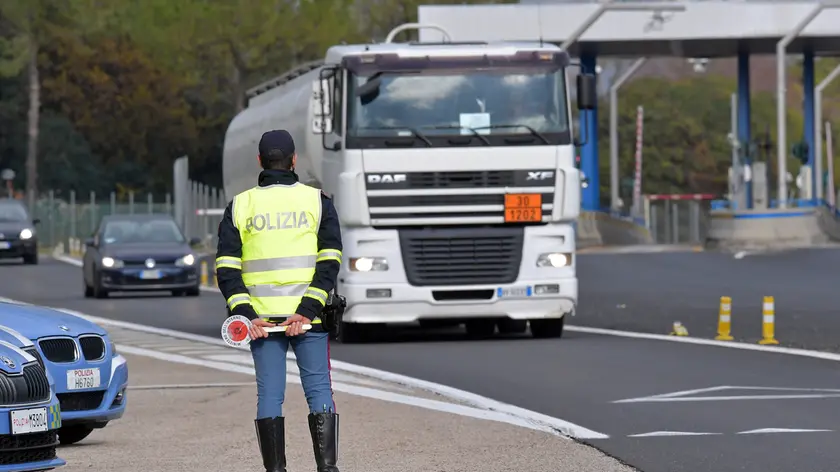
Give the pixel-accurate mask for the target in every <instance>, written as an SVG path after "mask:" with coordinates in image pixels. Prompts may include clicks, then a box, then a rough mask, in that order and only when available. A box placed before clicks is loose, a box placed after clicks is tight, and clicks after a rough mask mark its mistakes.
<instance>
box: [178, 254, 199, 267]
mask: <svg viewBox="0 0 840 472" xmlns="http://www.w3.org/2000/svg"><path fill="white" fill-rule="evenodd" d="M193 264H195V256H193V255H192V254H187V255H186V256H184V257H182V258H180V259H178V260H177V261H175V265H176V266H178V267H189V266H191V265H193Z"/></svg>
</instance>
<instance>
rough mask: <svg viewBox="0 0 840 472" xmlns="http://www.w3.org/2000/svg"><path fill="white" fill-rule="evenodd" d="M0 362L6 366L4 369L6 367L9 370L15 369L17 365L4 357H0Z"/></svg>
mask: <svg viewBox="0 0 840 472" xmlns="http://www.w3.org/2000/svg"><path fill="white" fill-rule="evenodd" d="M0 362H2V363H4V364H6V367H8V368H10V369H14V368H15V367H17V364H15V361H13V360H11V359H9V358H8V357H6V356H0Z"/></svg>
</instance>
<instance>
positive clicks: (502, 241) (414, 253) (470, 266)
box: [400, 228, 524, 286]
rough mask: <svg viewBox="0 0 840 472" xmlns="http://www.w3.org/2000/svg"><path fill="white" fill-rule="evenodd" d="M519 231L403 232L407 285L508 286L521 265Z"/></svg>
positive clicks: (509, 229)
mask: <svg viewBox="0 0 840 472" xmlns="http://www.w3.org/2000/svg"><path fill="white" fill-rule="evenodd" d="M523 238H524V230H523V229H522V228H482V229H481V230H476V229H441V230H425V231H416V230H402V231H400V247H401V249H402V256H403V261H404V263H405V270H406V276H407V277H408V282H409V283H410V284H411V285H415V286H428V285H483V284H494V285H498V284H508V283H512V282H514V281H516V278H517V277H518V275H519V265H520V263H521V262H522V241H523Z"/></svg>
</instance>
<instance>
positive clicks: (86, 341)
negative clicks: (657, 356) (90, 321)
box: [79, 336, 105, 361]
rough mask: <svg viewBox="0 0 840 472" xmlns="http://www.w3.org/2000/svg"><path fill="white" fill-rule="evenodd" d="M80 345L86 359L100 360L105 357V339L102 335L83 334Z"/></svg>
mask: <svg viewBox="0 0 840 472" xmlns="http://www.w3.org/2000/svg"><path fill="white" fill-rule="evenodd" d="M79 345H80V346H82V355H83V356H85V359H86V360H89V361H98V360H100V359H102V358H103V357H105V341H104V340H103V339H102V338H101V337H100V336H82V337H81V338H79Z"/></svg>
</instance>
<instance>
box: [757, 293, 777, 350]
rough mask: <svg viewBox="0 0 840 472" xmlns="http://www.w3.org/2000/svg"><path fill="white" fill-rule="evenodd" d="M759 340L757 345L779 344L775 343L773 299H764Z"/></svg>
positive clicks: (774, 305) (774, 307) (774, 303)
mask: <svg viewBox="0 0 840 472" xmlns="http://www.w3.org/2000/svg"><path fill="white" fill-rule="evenodd" d="M761 338H762V339H761V341H759V342H758V344H779V341H776V302H775V301H774V300H773V297H764V304H763V306H762V307H761Z"/></svg>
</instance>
